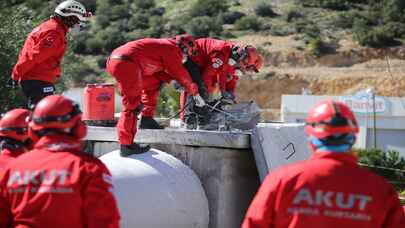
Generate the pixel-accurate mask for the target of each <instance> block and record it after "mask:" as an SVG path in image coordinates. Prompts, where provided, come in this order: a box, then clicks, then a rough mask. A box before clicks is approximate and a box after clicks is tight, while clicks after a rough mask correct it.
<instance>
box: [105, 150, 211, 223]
mask: <svg viewBox="0 0 405 228" xmlns="http://www.w3.org/2000/svg"><path fill="white" fill-rule="evenodd" d="M100 159H101V160H102V161H103V162H104V164H106V166H107V167H108V168H109V170H110V171H111V174H112V176H113V184H114V195H115V196H116V199H117V202H118V207H119V210H120V213H121V227H122V228H136V227H148V228H162V227H165V228H207V227H208V222H209V211H208V200H207V197H206V195H205V192H204V189H203V188H202V186H201V182H200V180H199V179H198V177H197V176H196V175H195V173H194V172H193V171H192V170H191V169H190V168H188V167H187V166H186V165H184V164H183V163H182V162H181V161H180V160H178V159H176V158H175V157H173V156H171V155H169V154H167V153H164V152H162V151H159V150H156V149H151V150H150V151H149V152H147V153H144V154H139V155H132V156H130V157H121V156H120V155H119V151H113V152H110V153H108V154H105V155H103V156H102V157H101V158H100Z"/></svg>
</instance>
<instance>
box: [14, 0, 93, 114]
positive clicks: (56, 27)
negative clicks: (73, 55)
mask: <svg viewBox="0 0 405 228" xmlns="http://www.w3.org/2000/svg"><path fill="white" fill-rule="evenodd" d="M90 17H91V13H90V12H87V11H86V8H85V7H84V6H83V5H82V4H81V3H79V2H76V1H73V0H67V1H64V2H62V3H60V4H59V5H58V6H57V7H56V8H55V12H54V15H53V16H52V17H51V19H49V20H47V21H45V22H43V23H42V24H40V25H39V26H38V27H36V28H35V29H34V30H32V32H31V33H30V34H29V35H28V38H27V39H26V40H25V43H24V47H23V48H22V50H21V51H20V54H19V57H18V61H17V63H16V64H15V66H14V68H13V72H12V75H11V78H10V80H9V82H8V85H9V86H10V87H12V88H15V87H16V86H17V85H21V87H22V91H23V93H24V95H25V96H26V97H27V99H28V105H27V106H28V108H33V106H34V105H35V104H36V103H38V102H39V101H40V100H41V99H42V98H44V97H45V96H48V95H52V94H54V92H55V87H54V83H55V81H56V80H57V78H59V77H60V74H61V66H60V64H61V62H62V58H63V56H64V54H65V51H66V47H67V39H66V34H67V32H68V31H69V30H70V31H71V32H77V31H79V30H80V23H81V22H84V21H87V20H88V19H89V18H90Z"/></svg>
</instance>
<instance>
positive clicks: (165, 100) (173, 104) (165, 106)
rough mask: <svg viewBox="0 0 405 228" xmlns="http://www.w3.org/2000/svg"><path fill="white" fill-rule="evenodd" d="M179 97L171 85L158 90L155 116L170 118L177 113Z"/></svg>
mask: <svg viewBox="0 0 405 228" xmlns="http://www.w3.org/2000/svg"><path fill="white" fill-rule="evenodd" d="M179 103H180V96H179V93H178V92H177V91H176V90H175V89H174V88H173V86H171V85H165V86H164V87H163V88H162V89H161V90H160V96H159V100H158V105H157V107H156V112H157V115H158V116H160V117H170V116H172V115H174V114H176V113H177V112H178V111H179Z"/></svg>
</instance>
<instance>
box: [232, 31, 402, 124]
mask: <svg viewBox="0 0 405 228" xmlns="http://www.w3.org/2000/svg"><path fill="white" fill-rule="evenodd" d="M238 41H239V42H243V43H254V44H255V45H256V46H258V47H265V49H266V50H267V51H268V54H267V55H266V63H265V67H264V69H263V70H262V72H261V74H260V75H255V76H246V77H243V78H242V79H241V80H240V83H239V85H238V91H237V96H238V99H239V100H243V101H245V100H255V101H256V102H257V103H258V104H259V105H260V107H261V108H262V109H263V119H264V120H277V119H279V109H280V105H281V95H282V94H301V93H302V91H303V89H304V88H305V89H306V90H307V91H310V93H311V94H314V95H343V94H346V95H347V94H352V93H355V92H356V91H358V90H360V89H364V88H368V87H373V88H374V89H375V91H376V93H377V94H378V95H380V96H394V97H402V96H405V91H404V90H403V88H405V46H400V47H392V48H386V49H372V48H360V47H358V46H357V45H356V44H355V43H353V42H346V43H342V44H341V46H340V48H339V49H338V50H337V52H336V53H334V54H329V55H324V56H322V57H320V58H316V57H314V56H311V55H309V54H307V53H305V52H304V51H297V49H295V48H294V45H296V44H294V40H293V39H292V38H291V37H283V38H280V37H257V36H249V37H242V38H240V39H238ZM343 42H344V41H343ZM269 44H271V45H269Z"/></svg>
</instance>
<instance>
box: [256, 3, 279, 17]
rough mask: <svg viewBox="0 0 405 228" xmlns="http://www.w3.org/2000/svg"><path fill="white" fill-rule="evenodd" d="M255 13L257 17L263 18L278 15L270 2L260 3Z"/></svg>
mask: <svg viewBox="0 0 405 228" xmlns="http://www.w3.org/2000/svg"><path fill="white" fill-rule="evenodd" d="M254 11H255V13H256V15H257V16H261V17H275V16H277V14H276V13H275V12H274V11H273V7H272V6H271V4H270V3H268V2H259V3H258V4H257V5H256V6H255V8H254Z"/></svg>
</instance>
